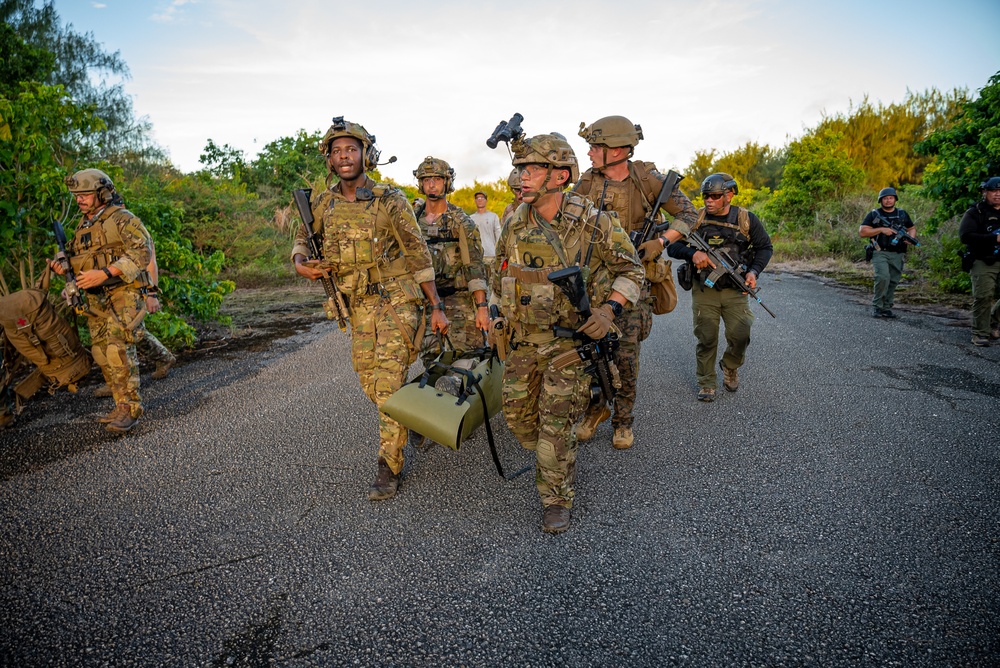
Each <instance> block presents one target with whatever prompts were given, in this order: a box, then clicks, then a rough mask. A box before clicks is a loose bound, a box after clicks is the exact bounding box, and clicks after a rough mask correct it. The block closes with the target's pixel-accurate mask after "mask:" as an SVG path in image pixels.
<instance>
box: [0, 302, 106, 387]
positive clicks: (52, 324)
mask: <svg viewBox="0 0 1000 668" xmlns="http://www.w3.org/2000/svg"><path fill="white" fill-rule="evenodd" d="M0 327H3V331H4V334H5V335H6V337H7V340H8V341H9V342H10V343H11V344H12V345H13V346H14V348H15V349H16V350H17V352H19V353H21V354H22V355H23V356H24V357H25V358H26V359H27V360H28V361H29V362H31V363H32V364H34V365H35V366H37V367H38V371H39V372H41V374H42V375H43V376H44V377H45V378H46V379H48V381H49V392H50V393H54V392H55V391H56V390H57V389H58V388H60V387H64V386H65V387H66V388H67V389H68V390H69V391H70V392H76V383H77V381H78V380H80V379H81V378H83V377H84V376H86V375H87V373H88V372H89V371H90V366H91V360H90V355H89V354H87V351H86V350H85V349H84V347H83V345H82V344H81V343H80V338H79V337H78V336H77V334H76V330H75V329H74V328H72V327H70V325H69V323H67V322H66V320H65V319H64V318H62V317H61V316H60V315H59V314H58V313H56V310H55V308H54V307H53V306H52V303H51V302H50V301H49V299H48V295H47V294H46V292H45V291H44V290H39V289H38V288H27V289H25V290H20V291H18V292H15V293H13V294H9V295H6V296H5V297H0ZM25 398H26V397H25Z"/></svg>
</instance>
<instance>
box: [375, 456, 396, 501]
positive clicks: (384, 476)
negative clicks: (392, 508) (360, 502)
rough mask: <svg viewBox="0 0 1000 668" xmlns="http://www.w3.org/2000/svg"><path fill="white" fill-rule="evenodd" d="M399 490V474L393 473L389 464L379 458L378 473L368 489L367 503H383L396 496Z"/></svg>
mask: <svg viewBox="0 0 1000 668" xmlns="http://www.w3.org/2000/svg"><path fill="white" fill-rule="evenodd" d="M397 489H399V474H398V473H393V472H392V469H391V468H389V463H388V462H386V461H385V460H384V459H382V458H381V457H379V460H378V473H377V474H376V475H375V479H374V480H372V484H371V485H370V486H369V489H368V500H369V501H384V500H386V499H391V498H392V497H394V496H396V490H397Z"/></svg>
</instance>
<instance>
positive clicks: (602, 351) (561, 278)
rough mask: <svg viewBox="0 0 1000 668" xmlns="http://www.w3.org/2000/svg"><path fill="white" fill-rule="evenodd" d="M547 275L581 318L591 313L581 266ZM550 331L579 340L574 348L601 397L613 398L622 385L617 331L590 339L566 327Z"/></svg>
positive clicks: (608, 399)
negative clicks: (617, 359)
mask: <svg viewBox="0 0 1000 668" xmlns="http://www.w3.org/2000/svg"><path fill="white" fill-rule="evenodd" d="M548 278H549V280H550V281H551V282H552V283H554V284H555V285H556V286H558V287H559V289H560V290H562V291H563V294H565V295H566V297H567V298H568V299H569V303H570V304H572V305H573V308H575V309H576V312H577V313H578V314H580V317H581V318H583V320H584V321H586V320H588V319H589V318H590V315H591V311H590V298H589V297H588V296H587V287H586V286H585V285H584V283H583V274H582V273H581V272H580V267H579V266H577V265H573V266H572V267H567V268H565V269H559V270H558V271H553V272H552V273H551V274H549V276H548ZM553 332H554V333H555V335H556V336H558V337H561V338H567V339H575V340H577V341H579V342H580V345H578V346H577V347H576V353H577V354H578V355H579V356H580V359H581V360H583V361H584V362H585V363H586V367H585V369H584V370H585V371H586V372H587V373H589V374H591V375H592V376H593V377H594V378H595V379H596V380H597V383H598V384H599V385H600V387H601V392H602V393H603V394H604V400H605V401H608V402H610V401H612V400H613V399H614V398H615V393H616V392H617V391H618V388H619V387H621V380H620V379H619V377H618V369H617V367H615V363H614V358H615V352H616V351H617V350H618V345H619V343H618V334H616V333H615V332H613V331H610V332H608V333H607V334H605V335H604V338H601V339H592V338H590V337H589V336H587V335H586V334H581V333H580V332H577V331H576V330H573V329H569V328H567V327H554V328H553Z"/></svg>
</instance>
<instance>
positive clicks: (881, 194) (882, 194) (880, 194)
mask: <svg viewBox="0 0 1000 668" xmlns="http://www.w3.org/2000/svg"><path fill="white" fill-rule="evenodd" d="M889 195H892V196H893V197H895V198H896V201H897V202H898V201H899V195H897V194H896V189H895V188H882V190H879V191H878V203H879V204H881V203H882V198H883V197H888V196H889Z"/></svg>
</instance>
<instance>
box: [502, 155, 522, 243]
mask: <svg viewBox="0 0 1000 668" xmlns="http://www.w3.org/2000/svg"><path fill="white" fill-rule="evenodd" d="M507 187H508V188H510V191H511V192H512V193H514V201H513V202H511V203H510V204H508V205H507V207H506V208H505V209H504V210H503V214H502V215H501V216H500V229H501V230H503V226H504V225H506V224H507V221H508V220H510V217H511V216H513V215H514V211H515V210H516V209H517V207H519V206H521V176H520V174H519V173H518V169H517V167H515V168H514V169H512V170H511V171H510V176H508V177H507Z"/></svg>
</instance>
